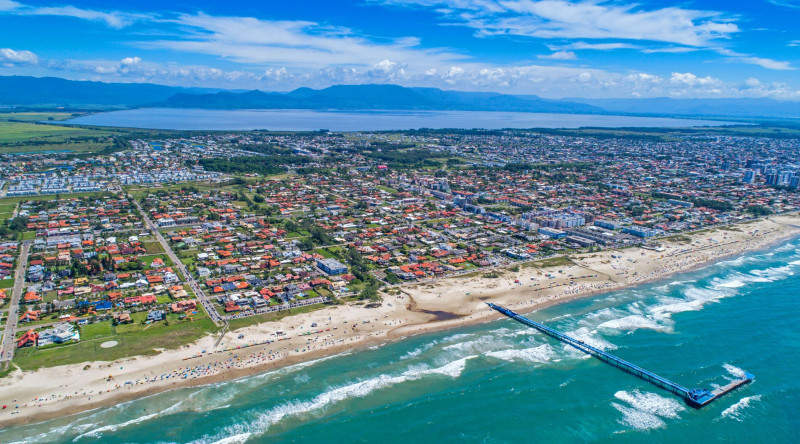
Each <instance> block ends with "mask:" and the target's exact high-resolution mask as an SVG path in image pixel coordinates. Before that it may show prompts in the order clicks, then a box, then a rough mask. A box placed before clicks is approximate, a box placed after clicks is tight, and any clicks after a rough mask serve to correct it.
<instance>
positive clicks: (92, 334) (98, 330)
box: [81, 321, 114, 341]
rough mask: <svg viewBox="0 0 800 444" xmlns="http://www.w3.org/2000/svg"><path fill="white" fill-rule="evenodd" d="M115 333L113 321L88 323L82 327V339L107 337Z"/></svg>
mask: <svg viewBox="0 0 800 444" xmlns="http://www.w3.org/2000/svg"><path fill="white" fill-rule="evenodd" d="M113 335H114V326H113V325H111V321H104V322H97V323H94V324H87V325H84V326H82V327H81V340H82V341H89V340H92V339H99V338H107V337H109V336H113Z"/></svg>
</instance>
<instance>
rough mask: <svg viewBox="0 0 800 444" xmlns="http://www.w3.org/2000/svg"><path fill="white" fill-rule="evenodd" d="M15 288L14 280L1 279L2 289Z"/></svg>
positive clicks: (0, 285) (0, 287) (0, 286)
mask: <svg viewBox="0 0 800 444" xmlns="http://www.w3.org/2000/svg"><path fill="white" fill-rule="evenodd" d="M13 286H14V279H0V289H2V288H12V287H13ZM9 296H10V293H9Z"/></svg>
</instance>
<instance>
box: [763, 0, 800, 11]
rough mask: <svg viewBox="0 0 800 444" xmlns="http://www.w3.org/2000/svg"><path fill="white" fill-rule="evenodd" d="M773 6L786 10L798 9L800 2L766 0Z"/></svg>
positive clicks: (794, 0)
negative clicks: (782, 7)
mask: <svg viewBox="0 0 800 444" xmlns="http://www.w3.org/2000/svg"><path fill="white" fill-rule="evenodd" d="M767 1H769V2H770V3H772V4H773V5H776V6H784V7H786V8H794V9H800V2H798V1H797V0H767Z"/></svg>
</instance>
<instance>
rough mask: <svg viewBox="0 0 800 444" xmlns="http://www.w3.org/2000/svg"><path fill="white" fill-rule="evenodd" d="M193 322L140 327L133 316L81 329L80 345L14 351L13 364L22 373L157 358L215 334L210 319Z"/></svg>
mask: <svg viewBox="0 0 800 444" xmlns="http://www.w3.org/2000/svg"><path fill="white" fill-rule="evenodd" d="M199 310H200V312H199V313H198V315H196V316H194V321H191V320H189V319H184V320H178V317H177V315H174V314H170V315H168V317H167V321H168V322H163V321H161V322H155V323H152V324H146V325H145V324H142V323H141V322H140V321H141V320H143V319H144V318H146V317H147V313H146V312H141V313H133V314H131V317H132V318H133V319H134V322H133V323H131V324H127V325H118V326H116V327H113V326H112V325H111V323H110V321H105V322H101V323H97V324H92V325H86V326H83V327H81V337H82V338H84V337H85V338H87V339H85V340H81V342H78V343H73V344H68V345H62V346H58V347H53V348H47V349H44V350H37V349H35V348H33V347H30V348H24V349H20V350H17V352H16V353H15V355H14V364H16V365H17V366H18V367H19V368H21V369H23V370H35V369H38V368H42V367H54V366H56V365H66V364H77V363H81V362H93V361H113V360H115V359H121V358H126V357H130V356H138V355H144V356H147V355H154V354H158V353H159V351H158V350H157V349H175V348H178V347H180V346H182V345H185V344H189V343H191V342H194V341H196V340H197V339H199V338H201V337H203V336H205V335H207V334H209V333H213V332H215V331H217V327H216V326H215V325H214V323H213V322H212V321H211V319H210V318H209V317H208V316H207V315H206V314H205V312H203V311H202V309H199ZM106 341H117V343H118V345H117V346H115V347H111V348H102V347H100V344H102V343H104V342H106Z"/></svg>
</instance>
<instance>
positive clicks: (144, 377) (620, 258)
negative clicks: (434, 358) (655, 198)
mask: <svg viewBox="0 0 800 444" xmlns="http://www.w3.org/2000/svg"><path fill="white" fill-rule="evenodd" d="M798 225H800V216H798V215H797V214H792V215H780V216H771V217H769V218H766V219H760V220H757V221H752V222H747V223H743V224H737V225H731V226H727V227H717V228H713V229H710V230H707V231H706V230H703V231H700V232H697V233H693V234H686V235H677V236H676V239H674V240H669V238H667V239H661V241H662V242H663V243H664V245H665V246H666V250H665V251H664V252H657V251H653V250H644V249H641V248H640V247H634V248H628V249H625V250H605V251H602V252H598V253H583V254H577V255H572V257H571V258H570V260H569V261H567V262H564V263H562V264H559V265H556V266H550V267H545V266H539V265H537V263H536V262H532V263H526V264H523V265H520V266H519V269H520V271H517V272H512V271H510V270H509V269H507V270H506V271H503V272H502V274H501V276H500V277H499V278H494V279H492V278H485V277H481V270H479V271H478V272H477V273H475V275H474V276H472V275H465V276H459V277H453V278H443V279H440V280H438V281H436V282H433V283H430V282H423V283H413V284H409V285H404V286H401V288H402V290H401V291H400V292H399V293H397V294H393V295H385V296H384V301H383V304H382V306H381V307H379V308H373V309H367V308H364V307H362V306H359V305H355V304H348V305H345V306H333V307H328V308H325V309H322V310H318V311H314V312H310V313H304V314H299V315H295V316H289V317H286V318H283V319H281V320H279V321H275V322H269V323H262V324H257V325H254V326H250V327H245V328H241V329H238V330H235V334H234V333H231V332H228V333H226V334H225V336H224V338H223V341H222V342H221V344H220V348H218V349H217V350H214V351H212V352H211V353H200V351H201V350H202V351H205V349H209V350H212V349H213V348H214V347H213V343H214V342H215V338H214V337H212V336H210V335H209V336H206V337H204V338H202V339H200V340H198V341H197V342H195V343H193V344H189V345H186V346H182V347H179V348H178V349H172V350H165V351H163V352H161V353H159V354H158V355H155V356H149V357H131V358H123V359H120V360H117V361H113V362H88V363H81V364H73V365H66V366H59V367H50V368H44V369H40V370H37V371H28V372H22V371H20V370H17V371H15V372H14V373H12V374H11V375H9V376H7V377H6V378H3V379H0V393H1V394H0V404H7V405H8V406H9V409H6V410H3V411H1V412H0V429H3V428H7V427H13V426H18V425H23V424H32V423H36V422H42V421H47V420H50V419H55V418H61V417H66V416H70V415H74V414H78V413H81V412H85V411H89V410H96V409H100V408H103V407H107V406H110V405H115V404H120V403H126V402H129V401H132V400H135V399H140V398H144V397H149V396H152V395H155V394H158V393H162V392H166V391H171V390H174V389H180V388H188V387H196V386H203V385H211V384H217V383H220V382H228V381H233V380H236V379H241V378H245V377H248V376H252V375H255V374H259V373H263V372H266V371H270V370H277V369H281V368H286V367H289V366H292V365H297V364H302V363H306V362H309V361H315V360H319V359H326V358H332V357H335V356H337V355H342V354H345V353H351V352H358V351H361V350H364V349H367V348H369V347H373V346H375V345H377V344H384V343H388V342H394V341H397V340H402V339H405V338H408V337H412V336H417V335H420V334H426V333H435V332H439V331H443V330H449V329H452V328H458V327H466V326H470V325H477V324H481V323H485V322H491V321H494V320H496V319H500V318H501V317H502V316H501V315H500V314H498V313H496V312H494V311H492V310H490V309H488V307H486V306H485V304H484V302H488V301H492V302H495V303H498V304H500V305H504V306H507V307H509V308H512V309H514V310H515V311H519V312H521V313H530V312H532V311H536V310H541V309H543V308H548V307H552V306H555V305H559V304H565V303H568V302H572V301H575V300H578V299H584V298H588V297H592V296H597V295H600V294H604V293H609V292H612V291H620V290H624V289H627V288H631V287H635V286H638V285H642V284H648V283H653V282H656V281H660V280H664V279H668V278H670V277H672V276H674V275H676V274H679V273H687V272H691V271H694V270H697V269H699V268H703V267H706V266H710V265H713V264H715V263H718V262H720V261H723V260H725V259H729V258H731V257H733V256H741V255H743V254H747V253H752V252H755V251H760V250H766V249H769V248H771V247H773V246H774V245H776V244H778V243H784V242H787V241H789V240H790V239H793V238H797V237H798V236H800V226H798ZM748 230H749V231H748ZM720 236H723V241H719V240H716V239H714V238H715V237H716V238H718V237H720ZM729 237H730V240H728V239H729ZM681 238H688V239H691V242H689V243H687V242H686V241H685V240H683V239H681ZM640 261H641V262H640ZM512 268H513V267H512ZM587 272H588V273H590V274H588V275H587V274H585V273H587ZM573 273H574V274H573ZM577 273H584V274H582V275H578V274H577ZM551 276H552V277H551ZM523 277H530V280H528V281H523V279H522V278H523ZM534 282H535V283H534ZM543 284H548V285H547V286H544V285H543ZM540 285H541V286H540ZM420 310H424V312H423V311H420ZM434 313H445V314H447V315H452V316H454V317H453V318H451V319H447V320H439V317H438V315H437V314H434ZM365 318H369V319H365ZM334 319H336V320H335V321H334ZM359 321H361V322H359ZM312 322H316V323H318V324H319V325H320V327H319V330H318V331H317V333H316V334H312V335H308V334H302V333H304V332H306V331H308V330H309V328H307V327H306V328H304V327H303V325H304V324H305V325H310V324H311V323H312ZM298 324H299V325H298ZM335 324H336V325H335ZM351 325H352V327H350V326H351ZM326 328H327V330H326ZM277 330H284V331H286V334H287V336H286V339H282V340H276V339H277V336H275V334H274V332H276V331H277ZM239 334H244V339H239V338H238V335H239ZM254 340H256V342H258V340H260V341H264V340H273V341H274V342H272V343H270V344H260V345H253V346H249V347H248V348H246V349H233V350H228V349H226V348H229V347H234V348H235V347H237V346H239V347H241V346H246V345H248V344H250V343H252V342H253V341H254ZM290 347H291V348H292V349H293V350H291V349H290ZM301 349H302V351H301ZM193 352H194V353H193ZM195 355H199V357H194V356H195ZM240 355H246V356H244V357H240ZM189 356H192V358H189V359H187V357H189ZM226 358H227V359H226ZM87 366H88V369H87V368H86V367H87ZM112 367H113V368H114V370H111V369H112ZM117 368H119V370H120V371H118V370H117ZM110 373H114V376H113V378H112V377H109V376H110ZM117 373H119V374H117ZM159 373H160V375H159ZM165 374H168V375H170V376H168V377H166V378H165V377H164V375H165ZM173 375H174V376H173ZM173 378H174V379H173ZM123 380H125V381H127V382H125V383H123V384H122V385H120V383H122V382H123ZM56 381H57V382H62V384H57V383H56ZM43 393H46V394H48V396H49V397H44V396H42V394H43ZM56 393H59V395H56ZM12 399H15V400H18V401H17V402H13V401H12ZM17 404H19V405H20V408H19V409H15V408H14V406H15V405H17ZM12 412H19V413H13V414H12Z"/></svg>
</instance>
